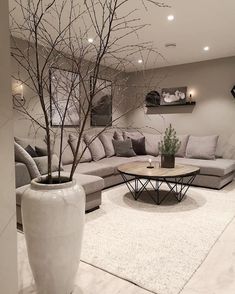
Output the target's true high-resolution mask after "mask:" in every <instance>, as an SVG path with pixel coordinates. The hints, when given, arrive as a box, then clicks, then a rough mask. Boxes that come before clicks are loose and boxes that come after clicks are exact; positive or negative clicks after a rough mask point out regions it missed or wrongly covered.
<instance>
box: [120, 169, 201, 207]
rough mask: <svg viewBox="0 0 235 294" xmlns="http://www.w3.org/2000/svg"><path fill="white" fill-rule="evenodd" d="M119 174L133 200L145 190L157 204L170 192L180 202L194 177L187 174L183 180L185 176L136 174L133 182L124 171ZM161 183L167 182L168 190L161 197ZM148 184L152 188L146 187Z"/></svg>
mask: <svg viewBox="0 0 235 294" xmlns="http://www.w3.org/2000/svg"><path fill="white" fill-rule="evenodd" d="M121 176H122V178H123V180H124V182H125V184H126V185H127V187H128V189H129V191H130V192H131V194H132V196H133V198H134V199H135V200H138V199H139V197H140V195H141V194H142V192H144V191H145V192H146V193H147V194H148V195H149V196H150V198H151V199H152V200H153V201H154V203H156V204H157V205H159V204H161V203H162V202H163V201H164V200H165V199H166V198H167V197H168V196H169V195H170V194H171V195H172V194H173V195H174V197H175V198H176V200H177V201H178V202H181V201H182V200H183V198H184V197H185V195H186V193H187V191H188V189H189V187H190V185H191V184H192V183H193V181H194V179H195V177H196V175H192V176H187V180H186V181H185V182H184V179H185V178H186V177H176V178H170V179H168V178H157V179H152V178H151V179H148V178H146V179H143V177H138V176H136V177H135V179H134V183H133V180H129V179H127V178H126V176H125V174H124V173H121ZM163 183H166V184H167V186H168V188H169V190H168V191H167V193H166V194H165V195H164V196H162V197H161V195H160V188H161V186H162V184H163ZM148 184H150V186H151V187H152V190H148V189H147V185H148ZM151 192H154V193H151Z"/></svg>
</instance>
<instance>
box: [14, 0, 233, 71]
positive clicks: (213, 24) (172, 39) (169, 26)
mask: <svg viewBox="0 0 235 294" xmlns="http://www.w3.org/2000/svg"><path fill="white" fill-rule="evenodd" d="M33 1H34V0H33ZM57 1H61V0H57ZM79 1H80V0H79ZM162 1H163V0H162ZM9 2H10V7H12V2H13V0H9ZM140 2H141V1H140ZM140 2H139V1H137V0H129V1H128V3H127V4H126V5H125V11H123V13H126V12H127V11H128V10H130V11H131V10H133V9H134V8H137V11H136V13H135V17H139V18H140V19H141V23H147V24H150V26H148V27H146V28H144V29H143V30H142V31H141V32H139V33H138V37H136V36H135V35H134V36H130V37H128V38H127V39H126V40H125V41H123V44H132V43H136V42H149V41H150V42H152V44H153V47H154V48H157V50H158V51H159V53H160V54H161V55H162V56H164V58H162V57H160V58H157V61H156V56H153V55H150V56H149V58H148V60H147V56H146V55H145V54H144V53H143V55H142V56H141V53H136V54H135V55H134V56H132V57H131V61H132V62H133V64H135V65H136V66H137V68H139V69H141V68H143V67H145V68H154V67H163V66H169V65H177V64H184V63H191V62H197V61H203V60H209V59H215V58H220V57H227V56H234V55H235V37H234V35H235V33H234V28H235V0H223V1H221V0H166V1H165V4H168V5H170V6H171V7H170V8H158V7H155V6H154V5H148V10H146V9H145V8H144V7H143V6H142V5H140ZM80 3H81V2H80ZM169 14H173V15H174V16H175V19H174V21H172V22H169V21H168V20H167V16H168V15H169ZM91 37H94V36H91ZM124 42H125V43H124ZM166 43H176V47H175V48H165V44H166ZM204 46H209V47H210V51H208V52H205V51H204V50H203V47H204ZM140 58H142V59H143V60H144V62H143V64H141V65H139V64H138V63H137V60H138V59H140ZM135 69H136V68H135ZM128 70H134V67H133V66H130V67H129V68H128Z"/></svg>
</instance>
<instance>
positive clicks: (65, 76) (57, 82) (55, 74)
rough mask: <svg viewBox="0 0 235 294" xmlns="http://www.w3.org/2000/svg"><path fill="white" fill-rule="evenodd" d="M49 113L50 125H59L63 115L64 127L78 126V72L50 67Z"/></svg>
mask: <svg viewBox="0 0 235 294" xmlns="http://www.w3.org/2000/svg"><path fill="white" fill-rule="evenodd" d="M67 103H68V104H67ZM66 105H67V111H66V115H65V109H66ZM50 114H51V126H52V127H60V126H61V125H62V119H63V117H64V115H65V120H64V126H65V127H78V126H79V121H80V89H79V75H78V74H76V73H73V72H71V71H67V70H63V69H58V68H51V69H50Z"/></svg>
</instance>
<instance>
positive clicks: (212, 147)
mask: <svg viewBox="0 0 235 294" xmlns="http://www.w3.org/2000/svg"><path fill="white" fill-rule="evenodd" d="M218 138H219V136H217V135H214V136H203V137H195V136H189V140H188V144H187V147H186V157H188V158H199V159H215V151H216V146H217V142H218Z"/></svg>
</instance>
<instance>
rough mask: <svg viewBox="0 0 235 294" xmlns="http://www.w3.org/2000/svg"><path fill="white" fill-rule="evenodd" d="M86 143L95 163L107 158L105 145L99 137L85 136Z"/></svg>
mask: <svg viewBox="0 0 235 294" xmlns="http://www.w3.org/2000/svg"><path fill="white" fill-rule="evenodd" d="M84 141H85V143H86V145H87V146H88V148H89V150H90V152H91V156H92V159H93V160H94V161H98V160H100V159H102V158H104V157H105V151H104V147H103V144H102V143H101V141H100V139H99V138H98V137H94V136H92V135H88V134H85V135H84Z"/></svg>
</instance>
